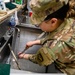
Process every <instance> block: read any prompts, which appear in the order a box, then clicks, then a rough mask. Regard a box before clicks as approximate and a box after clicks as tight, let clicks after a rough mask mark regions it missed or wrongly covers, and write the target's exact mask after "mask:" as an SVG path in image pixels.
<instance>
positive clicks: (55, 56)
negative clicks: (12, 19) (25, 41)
mask: <svg viewBox="0 0 75 75" xmlns="http://www.w3.org/2000/svg"><path fill="white" fill-rule="evenodd" d="M32 1H34V0H32ZM37 1H46V2H48V3H49V1H52V2H53V1H56V2H58V1H59V3H60V1H64V0H37ZM66 1H67V0H66ZM66 1H65V3H66ZM38 3H40V2H38ZM59 3H58V4H59ZM34 4H36V3H35V2H34ZM43 4H44V3H43ZM52 4H53V3H52ZM47 5H48V4H47ZM35 6H37V5H35ZM38 7H40V6H39V5H38ZM52 7H53V6H52ZM31 8H33V5H32V7H31ZM59 8H60V7H59ZM59 8H56V10H58V9H59ZM38 9H39V8H38ZM48 9H49V8H48ZM53 9H54V8H53ZM32 10H33V11H34V13H33V15H32V17H31V20H32V23H34V24H40V23H41V21H43V20H44V19H45V17H46V15H45V17H44V16H43V18H44V19H41V20H39V19H37V18H38V17H39V14H38V15H37V16H36V15H35V14H36V12H35V11H37V10H36V9H35V8H33V9H32ZM44 10H45V8H44ZM56 10H53V11H51V12H54V11H56ZM42 11H43V10H42ZM48 13H49V12H48ZM34 15H35V16H34ZM35 17H36V18H35ZM41 44H42V45H43V47H42V48H40V49H39V50H38V51H37V53H36V54H34V55H32V56H31V57H29V59H30V60H31V61H32V62H35V63H37V64H39V65H43V66H47V65H50V64H52V63H53V62H54V61H55V63H56V66H57V67H58V68H59V69H60V70H61V71H62V72H64V73H66V74H67V75H75V21H74V19H73V18H68V19H67V18H66V19H65V20H64V22H63V23H62V24H61V25H60V26H59V27H58V28H57V29H56V30H55V31H53V32H51V33H50V34H48V35H47V36H46V37H45V38H43V39H41Z"/></svg>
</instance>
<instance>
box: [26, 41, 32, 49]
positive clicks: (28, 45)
mask: <svg viewBox="0 0 75 75" xmlns="http://www.w3.org/2000/svg"><path fill="white" fill-rule="evenodd" d="M32 46H33V41H30V42H28V43H27V44H26V47H25V49H28V48H29V47H32Z"/></svg>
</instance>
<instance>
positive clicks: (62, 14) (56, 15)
mask: <svg viewBox="0 0 75 75" xmlns="http://www.w3.org/2000/svg"><path fill="white" fill-rule="evenodd" d="M68 10H69V3H68V4H67V5H64V6H63V7H62V8H60V9H59V10H57V11H56V12H54V13H52V14H50V15H48V16H47V17H46V18H45V20H50V19H51V18H57V19H61V20H64V18H65V17H66V15H67V12H68Z"/></svg>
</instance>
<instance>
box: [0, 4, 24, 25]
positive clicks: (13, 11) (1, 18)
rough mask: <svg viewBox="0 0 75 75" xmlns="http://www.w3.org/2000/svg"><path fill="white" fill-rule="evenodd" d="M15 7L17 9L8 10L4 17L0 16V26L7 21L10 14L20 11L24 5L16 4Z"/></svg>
mask: <svg viewBox="0 0 75 75" xmlns="http://www.w3.org/2000/svg"><path fill="white" fill-rule="evenodd" d="M16 6H17V8H15V9H12V10H8V11H7V14H6V15H4V16H0V24H1V23H2V22H4V21H5V20H6V19H8V17H10V16H11V15H12V14H14V13H15V11H19V10H21V9H22V8H23V6H24V5H18V4H16Z"/></svg>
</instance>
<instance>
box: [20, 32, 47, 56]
mask: <svg viewBox="0 0 75 75" xmlns="http://www.w3.org/2000/svg"><path fill="white" fill-rule="evenodd" d="M45 33H46V32H43V33H41V34H40V35H39V36H38V37H37V38H36V39H35V40H37V39H40V38H41V37H42V36H43V35H45ZM28 48H29V47H27V46H26V47H25V49H24V50H23V51H22V52H21V53H19V55H20V54H22V53H24V52H25V51H26V50H27V49H28Z"/></svg>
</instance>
